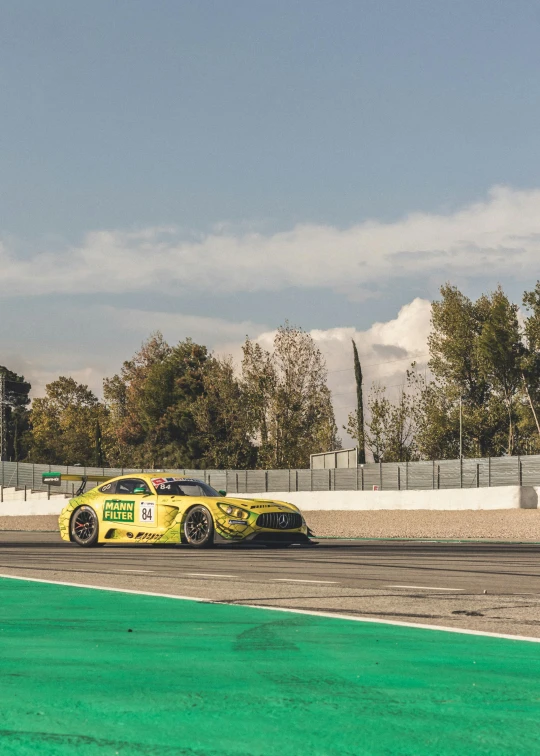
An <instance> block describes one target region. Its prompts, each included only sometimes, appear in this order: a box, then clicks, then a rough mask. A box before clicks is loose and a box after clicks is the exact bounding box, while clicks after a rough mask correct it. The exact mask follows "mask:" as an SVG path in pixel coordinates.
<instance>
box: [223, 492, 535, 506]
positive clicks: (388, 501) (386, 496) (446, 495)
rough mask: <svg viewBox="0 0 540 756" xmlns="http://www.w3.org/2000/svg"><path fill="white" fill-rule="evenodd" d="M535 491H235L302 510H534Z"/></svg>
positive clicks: (248, 496)
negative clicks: (256, 492) (248, 492)
mask: <svg viewBox="0 0 540 756" xmlns="http://www.w3.org/2000/svg"><path fill="white" fill-rule="evenodd" d="M539 493H540V489H538V491H537V490H535V489H534V488H532V487H526V486H523V487H519V486H500V487H496V488H463V489H459V488H457V489H456V488H452V489H446V490H438V491H293V492H288V491H282V492H278V493H274V492H272V493H259V494H238V498H242V499H268V500H270V501H272V500H279V501H287V502H290V503H291V504H294V505H296V506H297V507H298V508H299V509H301V510H305V511H310V510H341V511H347V510H351V511H352V510H370V509H432V510H451V509H454V510H460V509H536V508H537V507H538V495H539ZM230 496H235V494H230Z"/></svg>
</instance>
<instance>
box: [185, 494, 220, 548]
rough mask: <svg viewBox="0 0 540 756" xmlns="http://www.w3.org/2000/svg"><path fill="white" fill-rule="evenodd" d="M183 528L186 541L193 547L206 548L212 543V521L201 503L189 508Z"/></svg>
mask: <svg viewBox="0 0 540 756" xmlns="http://www.w3.org/2000/svg"><path fill="white" fill-rule="evenodd" d="M183 530H184V538H185V539H186V542H187V543H188V544H189V545H190V546H191V547H192V548H194V549H206V548H208V547H209V546H212V545H213V543H214V521H213V520H212V515H211V514H210V512H209V511H208V509H207V508H206V507H203V506H202V505H201V504H199V505H198V506H196V507H193V509H190V510H189V512H188V513H187V515H186V519H185V520H184V528H183Z"/></svg>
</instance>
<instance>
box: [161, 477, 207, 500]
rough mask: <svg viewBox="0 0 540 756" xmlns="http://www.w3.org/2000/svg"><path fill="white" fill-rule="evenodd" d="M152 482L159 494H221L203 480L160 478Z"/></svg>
mask: <svg viewBox="0 0 540 756" xmlns="http://www.w3.org/2000/svg"><path fill="white" fill-rule="evenodd" d="M152 483H153V484H154V486H155V489H156V491H157V493H158V496H212V497H218V496H220V494H219V493H218V492H217V491H216V490H215V489H214V488H212V486H209V485H207V484H206V483H203V482H202V480H188V479H186V478H177V479H176V480H174V479H164V478H158V479H156V480H153V481H152Z"/></svg>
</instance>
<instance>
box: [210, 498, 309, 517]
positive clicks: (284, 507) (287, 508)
mask: <svg viewBox="0 0 540 756" xmlns="http://www.w3.org/2000/svg"><path fill="white" fill-rule="evenodd" d="M219 501H221V502H223V503H227V504H231V505H232V506H237V507H242V509H247V510H248V511H249V512H257V513H259V514H260V513H261V512H298V511H300V510H299V509H298V507H295V506H294V504H289V503H288V502H286V501H276V500H274V499H242V498H241V497H240V496H227V497H226V498H224V499H219Z"/></svg>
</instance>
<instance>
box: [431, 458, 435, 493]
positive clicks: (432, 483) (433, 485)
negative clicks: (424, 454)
mask: <svg viewBox="0 0 540 756" xmlns="http://www.w3.org/2000/svg"><path fill="white" fill-rule="evenodd" d="M431 490H432V491H434V490H435V460H433V469H432V471H431Z"/></svg>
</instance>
